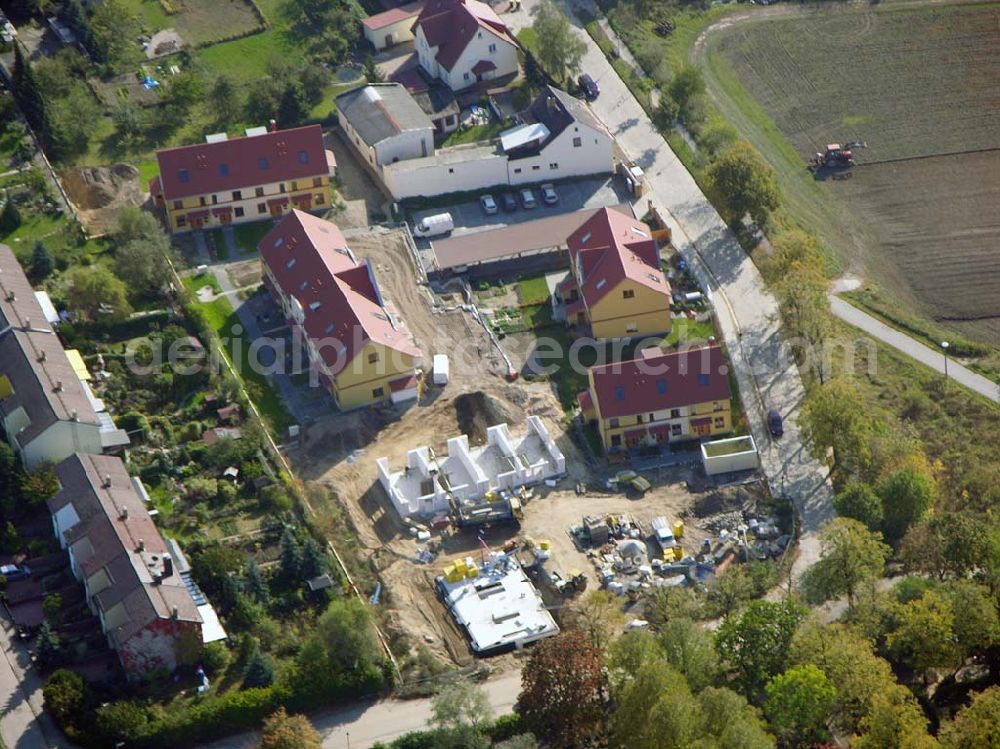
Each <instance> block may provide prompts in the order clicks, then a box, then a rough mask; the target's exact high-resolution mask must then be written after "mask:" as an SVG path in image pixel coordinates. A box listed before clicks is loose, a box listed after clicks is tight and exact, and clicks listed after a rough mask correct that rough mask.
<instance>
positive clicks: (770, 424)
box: [767, 408, 785, 437]
mask: <svg viewBox="0 0 1000 749" xmlns="http://www.w3.org/2000/svg"><path fill="white" fill-rule="evenodd" d="M767 431H769V432H770V433H771V436H772V437H780V436H781V435H783V434H784V433H785V426H784V424H782V422H781V414H779V413H778V412H777V411H775V410H774V409H773V408H772V409H771V410H770V411H768V412H767Z"/></svg>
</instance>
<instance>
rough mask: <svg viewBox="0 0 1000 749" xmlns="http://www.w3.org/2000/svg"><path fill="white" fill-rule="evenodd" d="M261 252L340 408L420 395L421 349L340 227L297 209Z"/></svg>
mask: <svg viewBox="0 0 1000 749" xmlns="http://www.w3.org/2000/svg"><path fill="white" fill-rule="evenodd" d="M258 249H259V250H260V257H261V263H262V271H263V278H264V285H265V286H266V287H267V289H268V291H269V292H270V293H271V295H272V296H273V297H274V299H275V301H276V302H277V303H278V304H279V305H280V306H281V309H282V310H283V312H284V314H285V317H286V319H287V320H288V323H289V325H290V326H291V328H292V330H293V332H294V334H295V335H296V336H297V337H298V338H299V339H300V340H301V341H302V342H303V343H304V345H305V347H306V350H307V351H308V354H309V360H310V363H311V365H312V367H313V370H314V371H315V372H316V373H317V375H318V377H319V380H320V381H321V382H323V383H324V385H326V386H327V387H328V388H329V390H330V393H331V394H332V395H333V397H334V400H335V401H336V402H337V407H338V408H339V409H341V410H342V411H350V410H353V409H355V408H361V407H363V406H369V405H374V404H379V403H403V402H406V401H410V400H414V399H415V398H416V397H417V393H418V380H417V373H418V368H419V367H420V365H421V360H422V355H421V351H420V349H419V348H418V347H417V345H416V343H415V342H414V340H413V338H412V336H411V335H410V333H409V331H408V330H407V329H406V327H405V325H404V324H403V321H402V318H400V316H399V315H398V314H397V312H396V311H395V310H394V309H393V308H392V306H391V304H390V303H389V302H388V301H387V300H385V299H384V298H383V296H382V292H381V290H380V289H379V285H378V282H377V280H376V278H375V272H374V269H373V268H372V266H371V265H370V263H369V262H368V261H367V260H359V259H358V258H357V257H355V255H354V253H353V252H352V251H351V249H350V247H348V246H347V241H346V240H345V239H344V235H343V234H342V233H341V231H340V229H338V228H337V226H336V225H334V224H332V223H330V222H329V221H325V220H323V219H321V218H318V217H316V216H313V215H311V214H308V213H304V212H303V211H298V210H293V211H292V213H291V214H290V215H289V216H287V217H286V218H285V219H283V220H282V221H281V223H279V224H278V225H277V226H276V227H274V229H272V230H271V231H270V232H268V234H267V235H266V236H265V237H264V239H262V240H261V242H260V244H259V245H258Z"/></svg>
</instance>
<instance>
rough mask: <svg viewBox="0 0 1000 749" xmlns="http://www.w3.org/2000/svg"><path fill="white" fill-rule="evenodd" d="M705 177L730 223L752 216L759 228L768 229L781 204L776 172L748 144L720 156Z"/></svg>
mask: <svg viewBox="0 0 1000 749" xmlns="http://www.w3.org/2000/svg"><path fill="white" fill-rule="evenodd" d="M705 176H706V178H707V179H708V182H709V184H710V185H711V187H712V189H713V190H714V192H715V193H716V197H717V198H718V202H719V203H720V204H721V205H722V207H723V213H724V214H725V218H726V220H727V221H729V222H730V223H733V222H736V221H741V220H742V219H743V217H744V216H745V215H746V214H748V213H749V214H750V217H751V218H752V219H753V220H754V221H755V222H756V223H757V224H758V225H759V226H766V225H767V219H768V216H769V215H770V213H771V211H773V210H775V209H776V208H777V207H778V205H780V203H781V199H780V194H779V192H778V183H777V181H776V180H775V178H774V172H773V171H772V170H771V167H769V166H768V165H767V164H766V163H765V162H764V160H763V159H762V158H761V156H760V154H759V153H757V151H756V150H755V149H754V148H753V146H751V145H750V144H749V143H746V142H745V141H738V142H737V143H734V144H733V145H732V146H730V147H729V148H727V149H726V150H725V151H723V152H722V153H721V154H719V157H718V158H717V159H716V160H715V161H713V162H712V163H711V164H710V165H709V167H708V169H707V170H706V172H705Z"/></svg>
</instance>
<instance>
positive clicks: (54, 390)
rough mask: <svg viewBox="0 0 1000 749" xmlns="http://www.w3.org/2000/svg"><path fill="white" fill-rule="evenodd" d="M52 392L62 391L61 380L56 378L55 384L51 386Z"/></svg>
mask: <svg viewBox="0 0 1000 749" xmlns="http://www.w3.org/2000/svg"><path fill="white" fill-rule="evenodd" d="M52 392H53V393H61V392H62V380H56V386H55V387H54V388H52Z"/></svg>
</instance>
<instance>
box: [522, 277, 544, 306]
mask: <svg viewBox="0 0 1000 749" xmlns="http://www.w3.org/2000/svg"><path fill="white" fill-rule="evenodd" d="M517 296H518V299H519V300H520V302H521V304H522V305H524V306H529V305H533V304H546V303H547V302H548V301H549V297H551V296H552V295H551V294H549V285H548V283H547V282H546V280H545V276H535V277H534V278H524V279H521V280H520V281H518V282H517Z"/></svg>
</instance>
